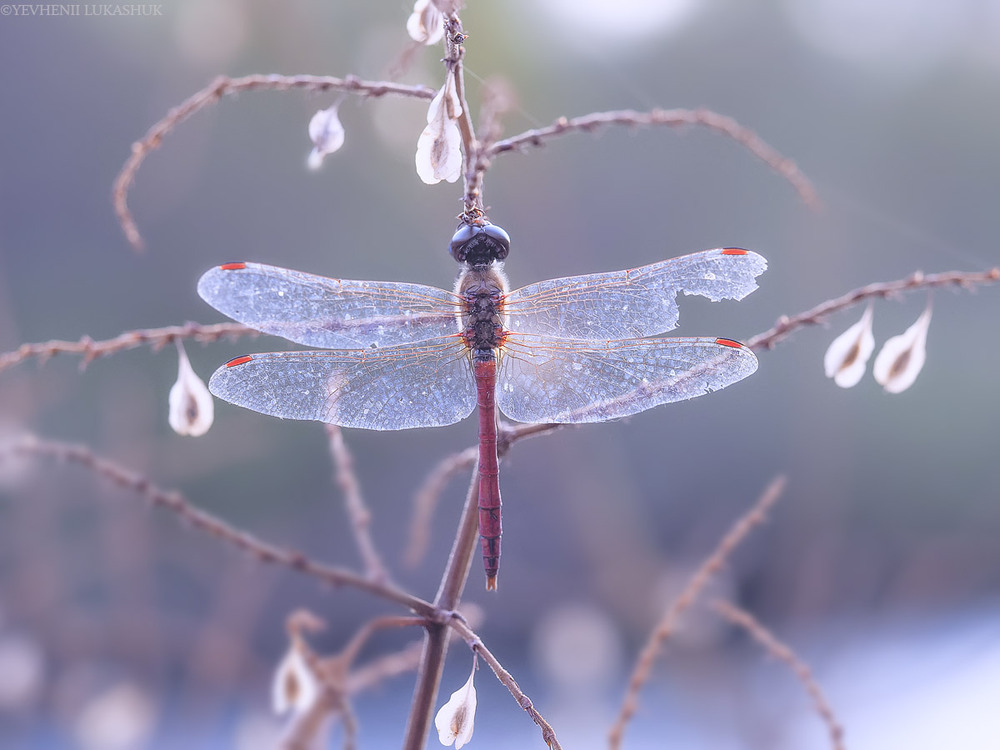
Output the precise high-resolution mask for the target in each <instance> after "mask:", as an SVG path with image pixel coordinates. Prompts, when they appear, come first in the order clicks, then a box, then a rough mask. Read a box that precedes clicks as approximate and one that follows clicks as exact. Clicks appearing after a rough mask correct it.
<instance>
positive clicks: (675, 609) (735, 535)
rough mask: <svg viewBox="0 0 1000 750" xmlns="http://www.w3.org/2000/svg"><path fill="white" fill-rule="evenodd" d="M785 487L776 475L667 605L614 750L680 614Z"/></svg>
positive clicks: (632, 683) (613, 739)
mask: <svg viewBox="0 0 1000 750" xmlns="http://www.w3.org/2000/svg"><path fill="white" fill-rule="evenodd" d="M784 489H785V478H784V477H782V476H779V477H777V478H775V479H774V480H773V481H772V482H771V484H769V485H768V486H767V489H765V490H764V492H763V494H762V495H761V496H760V498H759V499H758V500H757V502H756V503H754V504H753V507H751V508H750V510H748V511H747V512H746V513H745V514H744V515H743V517H742V518H740V519H739V520H738V521H737V522H736V523H735V524H734V525H733V527H732V528H731V529H730V530H729V532H728V533H727V534H726V535H725V536H724V537H723V538H722V540H721V541H720V542H719V544H718V546H717V547H716V548H715V550H713V551H712V554H711V555H709V556H708V557H707V558H706V559H705V561H704V562H703V563H702V564H701V565H700V566H698V569H697V570H696V571H695V572H694V575H692V576H691V578H690V579H689V580H688V583H687V585H686V586H685V587H684V590H683V591H681V593H680V595H679V596H678V597H677V598H676V599H674V600H673V601H672V602H671V603H670V606H668V607H667V610H666V612H664V614H663V617H662V618H661V619H660V621H659V623H657V625H656V627H655V628H654V629H653V632H652V633H650V635H649V639H648V640H647V641H646V645H645V646H644V647H643V649H642V653H640V655H639V658H638V660H637V661H636V664H635V667H634V668H633V670H632V676H631V677H630V678H629V683H628V690H627V691H626V693H625V699H624V700H623V701H622V706H621V709H620V710H619V713H618V718H617V720H616V721H615V723H614V725H613V726H612V727H611V731H610V732H609V734H608V744H609V745H610V747H611V748H612V750H617V749H618V748H620V747H621V745H622V739H623V738H624V735H625V728H626V726H627V725H628V722H629V721H630V720H631V719H632V717H633V716H634V715H635V712H636V710H637V709H638V707H639V691H640V690H642V688H643V686H644V685H645V684H646V682H647V681H648V680H649V675H650V673H651V672H652V670H653V665H654V664H655V663H656V660H657V659H658V658H659V656H660V652H661V651H662V650H663V646H664V645H665V644H666V642H667V639H668V638H670V636H671V635H673V633H674V630H675V628H676V627H677V623H678V622H679V620H680V617H681V615H682V614H684V612H685V611H686V610H687V609H689V608H690V607H691V605H693V604H694V603H695V601H697V599H698V597H699V596H700V595H701V594H702V592H703V591H704V590H705V587H706V586H707V585H708V582H709V581H710V580H711V579H712V576H714V575H715V574H716V573H718V572H719V571H720V570H721V569H722V566H723V565H725V564H726V561H727V560H728V559H729V557H730V555H732V553H733V550H735V549H736V547H737V546H739V544H740V543H741V542H742V541H743V540H744V539H746V537H747V535H748V534H749V533H750V532H751V531H753V529H754V527H756V526H758V525H759V524H761V523H763V521H764V519H765V518H766V517H767V512H768V510H770V508H771V506H773V505H774V504H775V503H776V502H777V501H778V498H780V497H781V493H782V492H783V491H784Z"/></svg>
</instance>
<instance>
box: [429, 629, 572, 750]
mask: <svg viewBox="0 0 1000 750" xmlns="http://www.w3.org/2000/svg"><path fill="white" fill-rule="evenodd" d="M448 624H449V625H450V627H451V628H452V629H453V630H455V631H457V632H458V634H459V636H460V637H461V638H463V639H464V640H465V642H466V643H467V644H469V648H471V649H472V650H473V651H474V652H475V653H477V654H479V655H480V656H481V657H482V658H483V660H484V661H485V662H486V663H487V664H489V665H490V669H492V670H493V674H495V675H496V676H497V679H498V680H500V682H501V683H502V684H503V685H504V687H506V688H507V690H509V691H510V694H511V695H512V696H514V700H516V701H517V704H518V705H519V706H520V707H521V708H523V709H524V710H525V711H526V712H527V714H528V715H529V716H530V717H531V720H532V721H533V722H535V724H537V725H538V728H539V729H541V730H542V739H543V740H545V744H546V745H548V747H549V748H550V750H561V748H562V746H561V745H560V744H559V740H557V739H556V733H555V730H554V729H552V725H550V724H549V723H548V722H547V721H546V720H545V718H544V717H543V716H542V715H541V714H540V713H538V711H537V709H535V705H534V704H533V703H532V702H531V699H530V698H529V697H528V696H527V695H525V693H524V691H523V690H521V688H520V686H519V685H518V684H517V681H516V680H514V678H513V676H512V675H511V674H510V672H508V671H507V670H506V669H504V668H503V665H502V664H501V663H500V661H499V660H498V659H497V658H496V657H495V656H494V655H493V654H492V653H491V652H490V650H489V649H488V648H486V644H484V643H483V641H482V639H481V638H480V637H479V636H478V635H476V633H475V632H474V631H473V630H472V628H470V627H469V626H468V625H467V624H466V623H465V622H463V621H462V620H461V619H460V618H453V619H452V620H451V621H450V622H449V623H448Z"/></svg>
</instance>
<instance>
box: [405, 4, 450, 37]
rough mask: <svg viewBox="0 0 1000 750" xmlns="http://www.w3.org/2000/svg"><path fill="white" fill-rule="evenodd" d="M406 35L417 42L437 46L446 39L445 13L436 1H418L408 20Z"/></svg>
mask: <svg viewBox="0 0 1000 750" xmlns="http://www.w3.org/2000/svg"><path fill="white" fill-rule="evenodd" d="M406 33H407V34H409V35H410V38H411V39H412V40H413V41H415V42H420V43H421V44H437V43H438V42H440V41H441V39H442V37H444V13H442V12H441V11H440V10H438V8H437V6H436V5H435V4H434V0H417V2H415V3H414V4H413V13H411V14H410V17H409V18H408V19H407V20H406Z"/></svg>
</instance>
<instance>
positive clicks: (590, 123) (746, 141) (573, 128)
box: [474, 109, 819, 207]
mask: <svg viewBox="0 0 1000 750" xmlns="http://www.w3.org/2000/svg"><path fill="white" fill-rule="evenodd" d="M609 125H627V126H629V127H650V126H653V125H666V126H669V127H680V126H684V125H698V126H702V127H706V128H708V129H709V130H714V131H715V132H716V133H720V134H722V135H725V136H727V137H729V138H732V139H733V140H734V141H736V142H737V143H739V144H740V145H742V146H743V147H744V148H746V149H747V150H748V151H749V152H750V153H752V154H753V155H754V156H756V157H757V158H758V159H760V160H761V161H763V162H764V163H765V164H767V165H768V166H769V167H771V169H773V170H774V171H775V172H777V173H778V174H779V175H781V176H782V177H784V178H785V179H786V180H787V181H788V182H789V183H791V185H792V186H793V187H794V188H795V190H796V191H797V192H798V194H799V197H801V198H802V200H803V202H805V203H806V204H807V205H809V206H812V207H817V206H818V205H819V199H818V198H817V197H816V189H815V188H814V187H813V186H812V183H810V182H809V180H808V179H807V178H806V176H805V175H803V174H802V172H801V171H800V170H799V168H798V166H797V165H796V164H795V162H794V161H792V160H791V159H789V158H787V157H785V156H782V154H781V153H779V152H778V151H777V150H776V149H775V148H773V147H772V146H770V145H768V144H767V143H766V142H764V140H762V139H761V137H760V136H758V135H757V134H756V133H754V132H753V131H752V130H750V129H749V128H747V127H744V126H743V125H741V124H740V123H738V122H737V121H736V120H734V119H733V118H731V117H726V116H725V115H720V114H718V113H717V112H712V111H711V110H708V109H654V110H651V111H649V112H638V111H636V110H631V109H625V110H614V111H610V112H594V113H592V114H589V115H583V116H582V117H574V118H572V119H568V118H566V117H560V118H559V119H558V120H556V121H555V122H554V123H552V124H551V125H549V126H548V127H544V128H535V129H532V130H527V131H525V132H523V133H520V134H518V135H515V136H511V137H510V138H505V139H503V140H502V141H497V142H496V143H494V144H493V145H492V146H491V147H490V148H488V149H484V150H483V152H482V153H481V154H480V157H479V159H478V160H477V162H476V163H475V165H474V172H475V175H476V179H481V178H482V174H484V173H485V172H486V170H487V169H489V167H490V164H491V163H492V160H493V158H494V157H496V156H497V155H499V154H503V153H506V152H508V151H522V150H524V149H526V148H529V147H537V146H542V145H544V144H545V143H546V142H547V141H548V140H550V139H552V138H555V137H556V136H560V135H565V134H567V133H580V132H586V133H590V132H593V131H595V130H598V129H599V128H603V127H607V126H609Z"/></svg>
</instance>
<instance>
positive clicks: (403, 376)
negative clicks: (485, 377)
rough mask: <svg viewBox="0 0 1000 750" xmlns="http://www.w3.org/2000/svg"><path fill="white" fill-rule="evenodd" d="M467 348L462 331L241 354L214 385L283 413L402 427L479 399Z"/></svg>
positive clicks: (442, 416)
mask: <svg viewBox="0 0 1000 750" xmlns="http://www.w3.org/2000/svg"><path fill="white" fill-rule="evenodd" d="M467 351H468V349H467V348H466V347H465V345H464V344H463V343H462V342H461V340H460V339H459V338H458V337H457V336H449V337H445V338H442V339H434V340H431V341H424V342H421V343H419V344H406V345H403V346H394V347H385V348H377V349H353V350H347V349H345V350H339V351H304V352H277V353H272V354H252V355H247V356H245V357H237V358H236V359H234V360H231V361H230V362H229V363H227V364H226V365H225V366H223V367H220V368H219V369H218V370H216V371H215V374H214V375H212V379H211V380H210V381H209V384H208V388H209V390H210V391H211V392H212V393H214V394H215V395H216V396H218V397H219V398H221V399H225V400H226V401H229V402H230V403H233V404H236V405H237V406H243V407H246V408H248V409H253V410H254V411H258V412H260V413H262V414H270V415H271V416H274V417H283V418H285V419H314V420H318V421H320V422H329V423H330V424H337V425H341V426H343V427H363V428H365V429H368V430H402V429H406V428H409V427H436V426H440V425H447V424H453V423H454V422H458V421H459V420H461V419H464V418H465V417H467V416H469V414H471V413H472V409H473V408H474V407H475V405H476V390H475V383H474V381H473V378H472V374H471V368H470V367H469V364H468V362H467V359H468V358H467V356H466V352H467Z"/></svg>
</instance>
